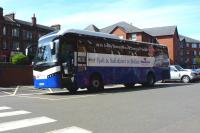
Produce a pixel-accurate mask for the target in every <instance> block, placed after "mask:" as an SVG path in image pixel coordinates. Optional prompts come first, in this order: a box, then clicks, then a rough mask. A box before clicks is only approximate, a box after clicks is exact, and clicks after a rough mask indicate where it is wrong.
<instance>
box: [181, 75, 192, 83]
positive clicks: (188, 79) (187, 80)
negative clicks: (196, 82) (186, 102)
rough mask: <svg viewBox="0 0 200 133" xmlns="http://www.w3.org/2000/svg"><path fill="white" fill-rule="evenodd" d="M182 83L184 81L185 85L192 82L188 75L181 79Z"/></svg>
mask: <svg viewBox="0 0 200 133" xmlns="http://www.w3.org/2000/svg"><path fill="white" fill-rule="evenodd" d="M181 81H182V82H183V83H189V82H190V77H189V76H187V75H185V76H183V77H182V78H181Z"/></svg>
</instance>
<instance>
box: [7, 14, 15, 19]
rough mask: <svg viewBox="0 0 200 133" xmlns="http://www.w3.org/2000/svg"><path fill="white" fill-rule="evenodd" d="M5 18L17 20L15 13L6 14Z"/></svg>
mask: <svg viewBox="0 0 200 133" xmlns="http://www.w3.org/2000/svg"><path fill="white" fill-rule="evenodd" d="M5 16H6V17H8V18H10V19H12V20H14V19H15V13H10V14H6V15H5Z"/></svg>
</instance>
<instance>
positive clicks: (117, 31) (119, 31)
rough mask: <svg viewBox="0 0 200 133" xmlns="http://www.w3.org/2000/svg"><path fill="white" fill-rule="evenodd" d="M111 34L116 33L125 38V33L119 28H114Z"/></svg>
mask: <svg viewBox="0 0 200 133" xmlns="http://www.w3.org/2000/svg"><path fill="white" fill-rule="evenodd" d="M111 34H114V35H117V36H119V37H123V39H126V33H125V32H124V31H123V30H122V29H121V28H118V27H117V28H115V29H114V30H113V32H112V33H111Z"/></svg>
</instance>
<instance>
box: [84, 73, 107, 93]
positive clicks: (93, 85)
mask: <svg viewBox="0 0 200 133" xmlns="http://www.w3.org/2000/svg"><path fill="white" fill-rule="evenodd" d="M87 89H88V91H89V92H95V91H101V90H103V89H104V85H103V82H102V79H101V78H100V77H99V76H92V77H91V79H90V85H89V87H88V88H87Z"/></svg>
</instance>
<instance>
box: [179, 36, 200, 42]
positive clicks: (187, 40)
mask: <svg viewBox="0 0 200 133" xmlns="http://www.w3.org/2000/svg"><path fill="white" fill-rule="evenodd" d="M179 38H180V40H183V39H185V41H186V42H188V43H200V41H199V40H196V39H193V38H190V37H187V36H183V35H179Z"/></svg>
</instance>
